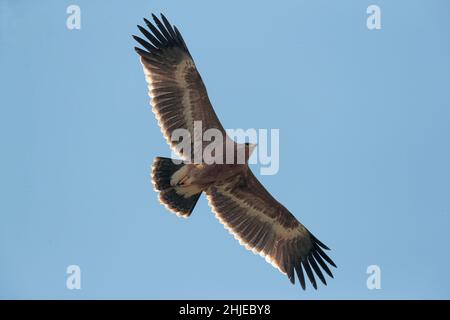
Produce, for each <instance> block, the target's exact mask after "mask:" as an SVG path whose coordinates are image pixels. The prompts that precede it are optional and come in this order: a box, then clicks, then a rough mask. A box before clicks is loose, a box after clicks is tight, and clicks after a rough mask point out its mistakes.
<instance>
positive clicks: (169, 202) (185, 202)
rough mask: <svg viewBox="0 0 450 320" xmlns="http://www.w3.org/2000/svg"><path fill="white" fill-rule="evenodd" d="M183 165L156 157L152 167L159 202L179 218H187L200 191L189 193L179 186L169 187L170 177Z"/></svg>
mask: <svg viewBox="0 0 450 320" xmlns="http://www.w3.org/2000/svg"><path fill="white" fill-rule="evenodd" d="M183 166H184V164H182V163H181V164H176V163H174V160H172V159H170V158H163V157H157V158H155V160H154V161H153V166H152V182H153V186H154V188H155V190H156V191H158V192H159V201H160V202H161V203H162V204H163V205H164V206H165V207H166V208H167V209H169V210H170V211H172V212H174V213H175V214H176V215H178V216H181V217H185V218H187V217H189V216H190V215H191V213H192V211H193V210H194V207H195V205H196V204H197V201H198V199H199V198H200V195H201V193H202V192H201V191H200V192H198V193H194V194H192V193H189V192H186V190H183V188H181V187H179V186H173V185H171V183H170V181H171V178H172V176H173V175H174V174H175V173H176V172H177V171H178V170H180V169H181V168H182V167H183Z"/></svg>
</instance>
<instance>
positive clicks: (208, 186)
mask: <svg viewBox="0 0 450 320" xmlns="http://www.w3.org/2000/svg"><path fill="white" fill-rule="evenodd" d="M152 17H153V21H154V23H152V22H150V21H149V20H147V19H144V22H145V24H146V26H147V29H146V28H144V27H141V26H138V28H139V30H140V31H141V33H142V35H143V36H144V37H145V40H144V39H143V38H141V37H138V36H133V37H134V39H135V40H136V41H137V42H138V43H139V44H140V45H141V46H142V47H143V49H141V48H138V47H136V48H135V49H136V52H137V53H138V54H139V56H140V61H141V63H142V66H143V69H144V74H145V78H146V81H147V83H148V90H149V95H150V97H151V104H152V110H153V112H154V113H155V115H156V118H157V120H158V124H159V126H160V127H161V131H162V133H163V135H164V137H165V138H166V140H167V142H168V144H169V145H170V146H171V148H172V149H173V150H174V151H175V152H176V153H178V154H179V155H180V156H181V157H182V158H183V159H184V160H185V162H184V163H179V162H176V161H174V160H172V159H169V158H162V157H157V158H155V160H154V162H153V166H152V182H153V185H154V187H155V189H156V190H157V191H158V192H159V199H160V201H161V203H162V204H164V205H165V206H166V207H167V208H168V209H169V210H170V211H172V212H174V213H176V214H177V215H178V216H181V217H185V218H186V217H189V216H190V214H191V213H192V211H193V209H194V207H195V205H196V203H197V200H198V199H199V197H200V195H201V194H202V193H203V192H204V193H205V194H206V197H207V199H208V202H209V205H210V206H211V208H212V211H213V212H214V213H215V215H216V217H217V218H218V219H219V221H220V222H221V223H223V225H224V226H225V228H226V229H228V230H229V231H230V233H231V234H233V235H234V237H235V238H236V239H237V240H238V241H239V243H240V244H242V245H244V246H245V247H246V248H247V249H249V250H252V251H253V252H255V253H258V254H260V255H261V256H263V257H265V258H266V260H267V261H268V262H269V263H271V264H272V265H273V266H275V267H276V268H277V269H278V270H280V271H281V272H282V273H284V274H286V275H287V276H288V278H289V280H290V281H291V282H292V283H295V274H297V277H298V279H299V282H300V284H301V286H302V288H303V289H305V287H306V282H305V274H306V277H307V278H308V279H309V281H310V282H311V284H312V286H313V287H314V288H316V289H317V283H316V278H315V277H316V276H317V277H318V278H319V279H320V281H322V283H324V284H325V285H326V280H325V276H324V273H326V274H328V275H329V276H330V277H333V275H332V273H331V270H330V268H329V267H328V265H327V264H329V265H331V266H333V267H336V265H335V264H334V262H333V261H332V260H331V259H330V258H329V257H328V255H327V254H326V253H325V252H324V250H329V248H328V247H327V246H325V245H324V244H323V243H322V242H320V241H319V240H318V239H317V238H316V237H314V236H313V235H312V234H311V233H310V232H309V231H308V230H307V229H306V228H305V227H304V226H303V225H302V224H301V223H300V222H299V221H298V220H297V219H296V218H295V217H294V216H293V215H292V214H291V213H290V212H289V211H288V210H287V209H286V208H285V207H284V206H283V205H282V204H280V203H279V202H278V201H277V200H276V199H274V198H273V197H272V195H271V194H270V193H269V192H268V191H267V190H266V189H265V188H264V187H263V186H262V184H261V183H260V182H259V181H258V179H257V178H256V177H255V176H254V175H253V173H252V172H251V170H250V168H249V167H248V158H249V156H250V154H251V152H252V151H253V148H254V145H252V144H249V143H245V144H238V143H236V142H234V141H231V139H230V138H229V137H228V136H227V134H226V132H225V130H224V128H223V127H222V125H221V123H220V121H219V119H218V118H217V115H216V113H215V112H214V109H213V107H212V105H211V102H210V101H209V98H208V94H207V91H206V88H205V85H204V83H203V81H202V78H201V76H200V74H199V73H198V71H197V68H196V66H195V63H194V60H193V59H192V56H191V54H190V53H189V50H188V48H187V45H186V43H185V41H184V39H183V37H182V36H181V34H180V32H179V31H178V29H177V28H176V27H175V26H173V25H171V24H170V23H169V21H168V20H167V19H166V17H165V16H164V15H161V19H159V18H158V17H156V16H155V15H152ZM194 122H201V124H202V126H201V132H200V133H199V132H196V130H195V129H194V127H195V125H194ZM177 129H185V130H187V131H188V132H189V133H190V135H191V137H194V140H195V138H196V137H197V136H198V135H202V134H203V133H204V132H205V131H206V130H208V129H216V130H218V131H220V132H221V133H222V134H223V143H224V145H225V144H226V145H231V146H232V151H233V152H234V151H236V150H244V154H245V162H244V163H237V162H235V163H231V164H228V163H227V164H220V163H213V164H206V163H197V162H195V161H193V160H194V156H193V155H194V152H190V153H187V154H186V153H184V152H180V149H179V147H178V144H177V143H176V142H175V141H173V139H172V135H173V133H174V131H175V130H177ZM230 141H231V142H230ZM199 148H200V149H202V148H204V146H203V145H200V147H199V146H198V145H196V144H195V143H193V142H191V149H190V150H191V151H195V150H197V151H198V149H199ZM200 151H203V150H200ZM227 152H231V151H230V148H226V149H225V152H224V155H223V157H224V159H225V158H226V153H227ZM233 157H234V153H233ZM234 159H235V157H234Z"/></svg>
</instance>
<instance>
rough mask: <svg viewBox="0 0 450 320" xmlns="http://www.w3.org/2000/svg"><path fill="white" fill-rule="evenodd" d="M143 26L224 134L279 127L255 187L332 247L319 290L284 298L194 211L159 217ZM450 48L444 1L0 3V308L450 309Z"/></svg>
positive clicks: (159, 152) (157, 150)
mask: <svg viewBox="0 0 450 320" xmlns="http://www.w3.org/2000/svg"><path fill="white" fill-rule="evenodd" d="M70 4H77V5H79V6H80V7H81V30H68V29H67V28H66V18H67V16H68V15H67V14H66V8H67V6H69V5H70ZM370 4H377V5H379V6H380V7H381V14H382V29H381V30H376V31H369V30H368V29H367V27H366V17H367V14H366V8H367V7H368V6H369V5H370ZM151 12H156V13H159V12H163V13H165V14H166V16H167V17H168V18H169V20H170V21H171V22H172V23H174V24H176V25H177V26H178V27H179V29H180V30H181V32H182V34H183V36H184V38H185V40H186V42H187V44H188V46H189V48H190V51H191V53H192V55H193V57H194V59H195V61H196V64H197V67H198V68H199V70H200V73H201V75H202V77H203V79H204V81H205V84H206V86H207V88H208V92H209V96H210V99H211V101H212V103H213V105H214V107H215V109H216V112H217V114H218V115H219V117H220V119H221V121H222V123H223V124H224V126H225V127H226V128H267V129H270V128H278V129H280V148H281V154H280V171H279V173H278V174H277V175H274V176H262V177H261V176H260V175H259V174H258V176H259V177H260V179H261V181H262V182H263V184H264V185H265V186H266V187H267V188H268V190H269V191H270V192H272V193H273V195H274V196H275V197H276V198H277V199H279V200H280V202H282V203H283V204H284V205H285V206H286V207H287V208H289V209H290V210H291V211H292V212H293V214H295V216H296V217H297V218H298V219H299V220H300V221H301V222H302V223H303V224H305V225H306V226H307V227H308V228H309V229H310V230H311V231H312V232H313V233H314V234H315V235H316V236H317V237H318V238H319V239H321V240H322V241H323V242H325V243H326V244H327V245H328V246H330V247H331V248H332V251H331V252H330V255H331V257H332V258H333V259H334V261H335V262H336V264H337V265H338V267H339V268H338V269H337V270H336V271H335V279H334V280H332V279H330V281H329V285H328V286H327V287H324V286H322V285H320V286H319V290H317V291H314V290H311V288H309V289H308V290H307V291H306V292H304V291H303V290H301V288H300V286H299V285H296V286H292V285H291V284H290V283H289V281H288V279H287V278H286V277H285V276H284V275H282V274H280V273H279V272H278V271H277V270H276V269H274V268H273V267H272V266H271V265H269V264H267V263H266V262H265V261H264V260H263V259H262V258H260V257H259V256H255V255H253V254H252V253H250V252H248V251H246V250H245V249H244V248H243V247H241V246H240V245H239V244H238V242H237V241H236V240H235V239H233V237H232V236H230V235H229V234H228V232H227V231H226V230H225V229H224V228H223V226H222V225H221V224H220V223H219V222H218V220H217V219H216V218H215V217H214V215H213V214H212V213H211V211H210V209H209V207H208V206H207V202H206V200H205V199H204V198H202V199H201V200H200V201H199V203H198V205H197V207H196V209H195V211H194V213H193V215H192V216H191V218H189V219H188V220H184V219H179V218H177V217H176V216H175V215H172V214H170V213H169V212H167V211H166V210H165V208H164V207H163V206H161V205H160V204H159V203H158V201H157V195H156V194H155V193H154V192H153V190H152V188H151V183H150V179H149V169H150V166H151V163H152V159H153V157H155V156H169V155H170V151H169V148H168V146H167V145H166V143H165V141H164V139H163V138H162V136H161V134H160V130H159V128H158V126H157V123H156V120H155V119H154V116H153V114H152V112H151V110H150V106H149V101H148V100H149V99H148V97H147V88H146V83H145V81H144V75H143V72H142V68H141V65H140V63H139V61H138V57H137V55H136V54H135V52H134V50H133V47H134V46H135V43H134V40H133V39H132V38H131V35H132V34H137V33H138V30H137V28H136V24H138V23H139V24H141V22H142V17H144V16H145V17H149V16H150V13H151ZM449 32H450V3H449V2H448V1H446V0H441V1H437V0H435V1H423V0H421V1H419V0H408V1H406V0H405V1H381V0H376V1H375V0H371V1H365V0H353V1H317V0H314V1H234V0H233V1H231V0H230V1H222V2H219V1H181V0H180V1H154V0H152V1H124V0H121V1H119V0H115V1H100V0H95V1H91V0H90V1H87V0H77V1H63V0H59V1H56V0H55V1H24V0H0V88H1V89H0V90H1V94H0V105H1V108H0V141H1V157H0V173H1V179H0V194H1V201H0V298H62V299H80V298H127V299H128V298H137V299H162V298H165V299H169V298H174V299H177V298H192V299H197V298H206V299H212V298H223V299H232V298H234V299H241V298H246V299H250V298H255V299H329V298H337V299H346V298H358V299H380V298H384V299H391V298H400V299H404V298H450V288H449V286H450V276H449V275H448V272H447V267H448V266H449V265H450V255H449V249H448V245H449V242H450V236H449V227H450V169H449V163H450V148H449V146H450V144H449V138H450V35H449ZM253 168H254V169H255V172H258V171H259V170H257V169H258V167H257V166H254V167H253ZM72 264H76V265H79V266H80V268H81V271H82V278H81V283H82V289H81V290H72V291H71V290H68V289H67V288H66V277H67V274H66V268H67V266H68V265H72ZM369 265H378V266H380V268H381V272H382V273H381V287H382V288H381V289H380V290H368V289H367V287H366V279H367V277H368V275H367V274H366V269H367V267H368V266H369Z"/></svg>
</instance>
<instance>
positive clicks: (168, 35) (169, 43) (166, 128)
mask: <svg viewBox="0 0 450 320" xmlns="http://www.w3.org/2000/svg"><path fill="white" fill-rule="evenodd" d="M152 17H153V21H154V24H153V23H152V22H150V21H149V20H147V19H145V18H144V22H145V24H146V26H147V28H148V29H146V28H144V27H142V26H138V28H139V30H140V32H141V33H142V35H143V36H144V37H145V39H143V38H141V37H138V36H133V38H134V39H135V40H136V41H137V42H138V43H139V44H140V45H141V46H142V47H143V48H144V49H145V50H144V49H141V48H135V49H136V52H137V53H138V54H139V56H140V58H141V63H142V66H143V69H144V74H145V77H146V80H147V83H148V90H149V96H150V97H151V104H152V110H153V112H154V113H155V116H156V118H157V120H158V124H159V126H160V127H161V131H162V133H163V135H164V137H165V138H166V141H167V142H168V144H169V146H171V148H172V149H173V150H174V151H175V152H176V153H177V154H178V155H179V156H181V157H182V158H184V159H185V160H188V161H192V160H193V152H194V139H201V136H199V135H198V134H197V135H194V121H201V124H202V132H201V133H203V132H205V131H206V130H207V129H212V128H214V129H218V130H220V131H221V132H222V134H223V138H224V139H226V133H225V130H224V129H223V127H222V125H221V124H220V121H219V119H218V118H217V115H216V113H215V112H214V109H213V107H212V105H211V102H210V101H209V98H208V94H207V91H206V88H205V85H204V83H203V80H202V78H201V76H200V74H199V73H198V71H197V68H196V66H195V63H194V60H193V59H192V57H191V54H190V53H189V50H188V48H187V46H186V43H185V42H184V39H183V37H182V36H181V33H180V32H179V31H178V29H177V28H176V27H174V26H172V25H171V24H170V23H169V21H168V20H167V18H166V17H165V16H163V15H161V19H162V21H161V20H160V19H159V18H158V17H156V16H155V15H152ZM176 129H186V130H188V132H189V134H190V138H191V150H190V151H191V154H182V153H181V150H179V148H177V146H178V143H179V142H180V141H173V140H172V137H173V132H174V131H175V130H176ZM196 145H200V146H201V145H202V144H196Z"/></svg>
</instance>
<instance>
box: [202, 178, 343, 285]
mask: <svg viewBox="0 0 450 320" xmlns="http://www.w3.org/2000/svg"><path fill="white" fill-rule="evenodd" d="M206 193H207V197H208V201H209V204H210V206H211V208H212V210H213V212H214V213H215V214H216V216H217V218H218V219H219V221H220V222H221V223H223V224H224V226H225V228H226V229H228V230H229V231H230V233H231V234H233V235H234V237H235V238H236V239H237V240H238V241H239V243H240V244H241V245H244V246H245V247H246V248H247V249H249V250H252V251H253V252H254V253H259V254H260V255H261V256H263V257H265V258H266V260H267V262H269V263H271V264H272V265H273V266H275V267H276V268H278V269H279V270H280V271H281V272H282V273H284V274H286V275H287V276H288V277H289V280H290V281H291V282H292V283H295V276H294V270H295V271H296V273H297V276H298V278H299V281H300V284H301V286H302V288H303V289H305V287H306V286H305V277H304V274H303V270H304V271H305V272H306V275H307V276H308V278H309V280H310V281H311V283H312V285H313V287H314V288H315V289H317V284H316V280H315V277H314V273H315V274H316V275H317V276H318V277H319V279H320V280H321V281H322V282H323V283H324V284H325V285H326V280H325V277H324V275H323V273H322V270H323V271H325V272H326V273H327V274H328V275H329V276H330V277H333V275H332V273H331V271H330V269H329V267H328V266H327V264H326V263H325V262H328V263H329V264H330V265H332V266H334V267H336V265H335V264H334V262H333V261H332V260H331V259H330V258H329V257H328V256H327V255H326V253H325V252H324V251H323V250H322V249H325V250H329V249H328V248H327V247H326V246H325V245H324V244H323V243H321V242H320V241H319V240H318V239H316V238H315V237H314V236H313V235H312V234H311V233H310V232H309V231H308V230H307V229H306V228H305V227H304V226H303V225H302V224H301V223H300V222H298V220H297V219H296V218H295V217H294V216H293V215H292V214H291V213H290V212H289V211H288V210H287V209H286V208H285V207H284V206H283V205H281V204H280V203H279V202H278V201H276V200H275V199H274V198H273V197H272V195H271V194H270V193H269V192H268V191H267V190H266V189H265V188H264V187H263V186H262V185H261V183H260V182H259V181H258V179H257V178H256V177H255V176H254V175H253V173H252V172H251V171H250V170H248V174H247V176H239V177H236V178H235V179H234V180H230V181H228V182H226V183H223V184H220V185H216V186H212V187H210V188H209V189H208V190H207V191H206Z"/></svg>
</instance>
